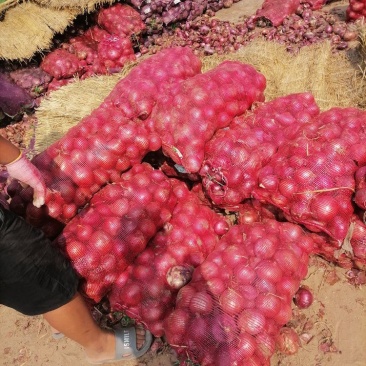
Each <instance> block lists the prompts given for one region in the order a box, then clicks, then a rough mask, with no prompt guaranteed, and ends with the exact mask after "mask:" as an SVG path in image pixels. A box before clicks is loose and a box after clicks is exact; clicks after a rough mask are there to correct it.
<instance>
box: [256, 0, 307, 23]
mask: <svg viewBox="0 0 366 366" xmlns="http://www.w3.org/2000/svg"><path fill="white" fill-rule="evenodd" d="M300 3H301V1H300V0H283V1H277V0H265V1H264V3H263V5H262V7H261V9H258V10H257V12H256V13H255V19H260V18H265V19H267V20H269V21H270V22H271V24H272V25H273V26H275V27H278V26H279V25H281V24H282V22H283V20H284V19H285V18H286V17H287V16H288V15H291V14H294V13H295V11H296V9H297V8H298V7H299V6H300Z"/></svg>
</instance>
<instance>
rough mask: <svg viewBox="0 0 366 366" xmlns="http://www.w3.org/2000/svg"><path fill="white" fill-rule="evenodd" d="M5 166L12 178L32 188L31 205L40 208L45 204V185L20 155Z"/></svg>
mask: <svg viewBox="0 0 366 366" xmlns="http://www.w3.org/2000/svg"><path fill="white" fill-rule="evenodd" d="M5 166H6V169H7V171H8V173H9V175H10V176H11V177H12V178H15V179H18V180H19V181H21V182H23V183H25V184H28V185H29V186H31V187H32V188H33V191H34V194H33V205H34V206H36V207H41V206H42V205H43V204H44V202H45V197H46V184H45V182H44V180H43V178H42V175H41V173H40V171H39V170H38V169H37V168H36V167H35V166H34V165H33V164H32V163H31V162H30V161H29V160H28V159H27V157H26V156H24V155H23V154H22V153H21V154H20V155H19V157H18V158H17V159H15V160H14V161H12V162H11V163H9V164H6V165H5Z"/></svg>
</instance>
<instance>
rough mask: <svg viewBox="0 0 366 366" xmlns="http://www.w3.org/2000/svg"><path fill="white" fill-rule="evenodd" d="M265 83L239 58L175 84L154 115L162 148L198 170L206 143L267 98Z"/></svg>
mask: <svg viewBox="0 0 366 366" xmlns="http://www.w3.org/2000/svg"><path fill="white" fill-rule="evenodd" d="M265 86H266V80H265V78H264V76H263V75H262V74H260V73H258V72H257V71H256V70H255V69H254V68H253V67H252V66H250V65H246V64H243V63H240V62H235V61H224V62H223V63H221V64H220V65H218V66H217V67H215V68H214V69H212V70H210V71H208V72H206V73H203V74H197V75H195V76H194V77H192V78H189V79H186V80H185V81H183V82H181V83H179V84H178V83H177V84H175V85H171V87H170V88H169V92H166V93H165V94H163V95H160V97H159V98H158V101H157V104H156V107H155V109H154V111H153V113H152V114H151V116H150V117H151V118H150V119H151V124H152V125H153V126H154V129H155V131H157V132H158V133H159V134H160V135H161V138H162V141H163V152H164V153H165V154H166V155H167V156H169V157H170V158H172V159H173V160H174V161H175V162H176V163H177V164H179V165H182V166H183V167H184V168H185V170H186V171H187V172H189V173H195V172H198V171H199V169H200V167H201V164H202V161H203V158H204V148H205V144H206V142H207V141H209V140H210V139H211V138H212V136H213V135H214V133H215V131H216V130H218V129H220V128H223V127H226V126H228V125H229V124H230V122H231V121H232V119H233V118H234V117H235V116H238V115H240V114H242V113H244V111H246V110H247V109H248V108H249V107H250V106H251V105H252V104H253V103H254V102H256V101H263V100H264V95H263V91H264V89H265Z"/></svg>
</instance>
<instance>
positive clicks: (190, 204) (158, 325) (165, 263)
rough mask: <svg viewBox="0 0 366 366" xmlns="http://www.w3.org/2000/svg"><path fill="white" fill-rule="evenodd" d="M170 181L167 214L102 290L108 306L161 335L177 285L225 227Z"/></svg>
mask: <svg viewBox="0 0 366 366" xmlns="http://www.w3.org/2000/svg"><path fill="white" fill-rule="evenodd" d="M172 184H173V187H174V188H173V191H174V193H175V195H176V196H177V204H176V206H175V208H174V210H173V213H172V218H171V219H170V220H169V222H167V223H166V224H165V225H164V228H163V229H162V230H160V231H159V232H158V233H157V234H156V235H155V236H154V238H153V239H151V241H150V242H149V244H148V246H147V248H146V249H145V250H144V252H143V253H141V254H139V255H138V256H137V258H136V259H135V260H134V262H133V263H132V264H131V265H130V266H129V267H128V268H127V270H126V271H124V272H122V273H120V275H119V276H118V277H117V279H116V282H115V284H114V285H113V286H112V289H111V292H110V294H109V295H108V299H109V303H110V306H111V309H112V310H114V311H124V312H125V313H126V314H127V315H128V316H130V317H131V318H133V319H135V320H137V321H138V322H142V323H143V324H144V325H145V326H146V327H147V329H149V330H150V331H151V332H152V333H153V334H154V335H155V336H156V337H161V336H163V334H164V327H163V323H164V319H165V317H166V315H167V313H168V311H170V310H172V309H173V308H174V305H175V298H176V294H177V292H178V290H179V289H180V288H182V287H183V286H185V285H186V284H187V283H188V282H189V281H190V280H191V276H192V271H193V269H194V268H195V267H197V266H198V265H199V264H201V263H202V262H203V261H204V259H205V258H206V257H207V256H208V255H209V254H210V253H211V252H212V250H213V249H214V247H215V246H216V244H217V243H218V241H219V235H222V234H223V233H224V232H226V231H227V230H228V228H229V225H228V223H227V222H226V220H225V219H224V218H223V217H222V216H221V215H219V214H217V213H216V212H214V211H213V210H212V209H210V208H209V207H208V206H205V205H203V203H202V202H201V201H200V199H199V198H198V197H197V196H196V194H194V193H192V192H191V191H189V190H188V188H187V187H186V185H185V184H184V183H181V182H180V183H177V182H175V183H172Z"/></svg>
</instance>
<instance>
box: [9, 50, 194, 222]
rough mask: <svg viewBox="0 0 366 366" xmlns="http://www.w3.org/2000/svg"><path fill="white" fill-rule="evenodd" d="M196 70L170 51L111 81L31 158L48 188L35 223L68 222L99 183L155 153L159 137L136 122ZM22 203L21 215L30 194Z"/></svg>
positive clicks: (183, 55)
mask: <svg viewBox="0 0 366 366" xmlns="http://www.w3.org/2000/svg"><path fill="white" fill-rule="evenodd" d="M173 61H174V63H173ZM172 65H173V66H172ZM200 67H201V62H200V60H199V59H198V58H197V57H196V56H195V55H194V54H193V53H192V51H191V50H190V49H189V48H182V47H177V48H171V49H169V50H166V51H162V52H160V53H159V54H157V55H155V56H152V57H150V58H149V59H147V60H145V61H143V62H141V63H140V64H139V65H137V66H136V67H135V68H134V69H133V70H132V71H131V72H130V74H128V76H126V77H125V78H123V79H122V80H121V81H120V82H119V83H117V85H116V87H115V88H114V89H113V90H112V92H111V93H110V95H109V96H107V98H106V99H105V101H104V102H103V103H102V104H101V105H100V106H99V107H98V108H96V109H95V110H94V111H93V112H92V113H91V114H90V115H88V116H86V117H84V118H83V119H82V121H80V122H79V124H77V125H76V126H74V127H73V128H72V129H70V130H69V131H68V132H67V133H66V134H65V136H64V137H62V138H61V139H60V140H58V141H56V142H55V143H54V144H52V145H51V146H49V147H48V148H47V149H45V150H44V151H43V152H41V153H40V154H38V155H37V156H36V157H34V158H33V160H32V162H33V164H34V165H35V166H36V167H37V168H38V169H39V170H40V171H41V173H42V175H43V176H44V179H45V181H46V186H47V187H48V195H47V198H46V206H45V207H43V208H41V209H40V210H36V209H35V208H32V209H31V210H32V211H33V212H34V215H33V216H36V217H35V219H37V220H38V221H42V220H41V219H43V220H44V221H46V220H48V219H47V218H48V217H51V218H55V219H57V220H59V221H60V222H67V221H69V220H70V219H71V218H72V217H74V216H75V215H76V212H77V210H78V209H79V208H81V207H83V206H84V205H85V204H86V203H87V202H88V200H89V199H90V198H91V196H92V195H93V194H94V193H95V192H97V191H98V190H99V188H100V187H102V186H103V185H104V184H105V183H107V182H113V181H114V180H115V179H118V176H119V174H120V173H121V172H123V171H126V170H127V169H128V168H130V167H131V165H133V164H135V163H140V162H141V160H142V158H143V157H144V156H145V154H146V153H147V152H149V151H156V150H158V149H159V148H160V147H161V140H160V137H159V135H158V134H157V133H156V132H154V131H153V130H152V129H151V128H150V127H149V126H148V125H145V124H144V123H139V121H140V122H141V120H140V119H138V120H136V118H137V117H140V118H145V117H146V116H147V115H148V114H150V113H151V110H152V108H153V106H154V103H155V101H156V98H157V95H158V94H159V93H161V92H163V89H164V88H166V84H167V83H172V82H175V81H180V80H182V79H184V78H188V77H190V76H193V75H195V74H196V73H198V72H200ZM14 196H17V198H16V199H15V201H14V206H15V204H16V205H17V206H18V211H19V207H20V204H21V203H22V196H21V197H19V196H20V194H19V192H18V191H17V192H15V194H14ZM24 200H25V201H24ZM23 201H24V203H23V206H25V208H24V209H23V214H24V213H25V210H26V207H27V206H28V205H31V206H33V205H32V203H31V201H32V199H31V196H30V195H24V199H23ZM38 226H39V225H38Z"/></svg>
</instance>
